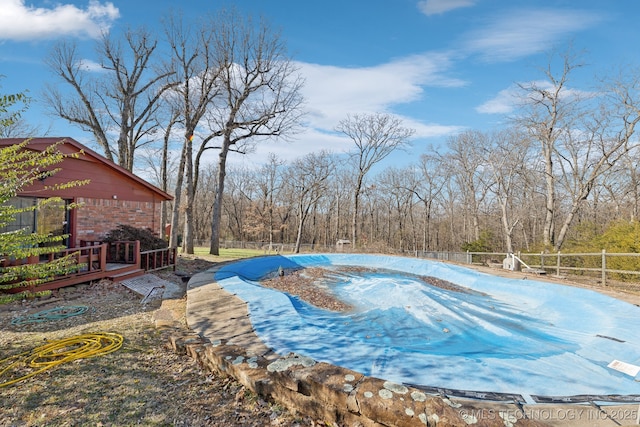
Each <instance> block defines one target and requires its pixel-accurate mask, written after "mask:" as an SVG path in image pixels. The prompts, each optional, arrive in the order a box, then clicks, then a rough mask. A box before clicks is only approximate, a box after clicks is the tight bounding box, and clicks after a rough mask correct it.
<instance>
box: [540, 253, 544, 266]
mask: <svg viewBox="0 0 640 427" xmlns="http://www.w3.org/2000/svg"><path fill="white" fill-rule="evenodd" d="M540 268H541V269H542V270H544V251H542V252H540Z"/></svg>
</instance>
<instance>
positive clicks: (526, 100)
mask: <svg viewBox="0 0 640 427" xmlns="http://www.w3.org/2000/svg"><path fill="white" fill-rule="evenodd" d="M527 88H531V89H534V88H535V90H532V91H529V90H527ZM553 90H554V86H553V85H552V84H551V82H550V81H548V80H537V81H530V82H525V83H520V84H518V85H515V84H514V85H511V86H509V87H508V88H506V89H503V90H501V91H500V92H498V94H497V95H496V96H495V97H494V98H492V99H490V100H488V101H487V102H485V103H483V104H482V105H480V106H478V107H476V111H477V112H478V113H481V114H510V113H513V112H514V111H515V110H516V109H518V108H521V107H523V106H526V105H531V104H532V103H536V102H538V101H539V98H538V97H536V94H537V91H551V92H553ZM559 96H560V98H561V99H566V100H571V99H573V100H580V99H583V100H584V99H589V98H594V97H596V96H598V93H597V92H588V91H584V90H579V89H572V88H568V87H564V88H563V89H562V91H561V92H560V93H559Z"/></svg>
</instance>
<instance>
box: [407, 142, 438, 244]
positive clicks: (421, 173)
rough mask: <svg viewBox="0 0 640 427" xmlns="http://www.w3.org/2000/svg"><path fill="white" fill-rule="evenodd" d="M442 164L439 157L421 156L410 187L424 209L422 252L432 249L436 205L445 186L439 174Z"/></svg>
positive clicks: (414, 169)
mask: <svg viewBox="0 0 640 427" xmlns="http://www.w3.org/2000/svg"><path fill="white" fill-rule="evenodd" d="M439 169H440V163H439V160H438V158H437V157H435V156H430V155H427V154H423V155H422V156H420V162H419V163H418V166H417V167H415V168H413V174H412V175H411V176H412V181H413V183H414V184H413V185H411V186H410V187H408V188H409V189H411V191H412V192H413V194H414V195H415V196H416V197H417V198H418V200H420V202H422V204H423V207H424V213H423V215H424V220H423V234H422V250H423V251H427V250H429V249H431V222H432V221H431V220H432V217H433V211H434V204H435V203H436V200H437V198H438V196H439V195H440V193H441V192H442V187H443V185H444V176H443V175H442V174H441V173H439V172H438V170H439Z"/></svg>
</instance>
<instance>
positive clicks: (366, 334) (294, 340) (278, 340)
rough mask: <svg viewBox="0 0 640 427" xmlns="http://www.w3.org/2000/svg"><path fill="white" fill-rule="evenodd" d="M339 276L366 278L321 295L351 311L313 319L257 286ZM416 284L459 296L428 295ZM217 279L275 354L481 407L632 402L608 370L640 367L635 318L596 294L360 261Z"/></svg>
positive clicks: (621, 380)
mask: <svg viewBox="0 0 640 427" xmlns="http://www.w3.org/2000/svg"><path fill="white" fill-rule="evenodd" d="M336 266H359V267H366V268H370V269H371V270H365V271H363V272H362V273H361V274H348V275H344V277H343V280H339V281H337V282H334V283H331V285H330V291H331V292H332V293H333V294H334V295H336V296H337V297H339V298H340V299H342V300H343V301H345V302H348V303H350V304H351V305H352V306H353V309H352V310H350V311H348V312H333V311H328V310H323V309H319V308H317V307H314V306H312V305H310V304H308V303H306V302H304V301H302V300H300V299H299V298H297V297H294V296H291V295H288V294H285V293H282V292H279V291H276V290H274V289H270V288H266V287H263V286H261V285H260V284H259V283H258V282H257V281H258V280H259V279H261V278H262V277H264V276H265V275H267V274H269V273H273V272H274V271H277V270H278V269H279V268H280V267H282V268H284V269H297V268H304V267H324V268H328V269H331V268H335V267H336ZM405 273H410V274H405ZM415 275H421V276H431V277H436V278H440V279H445V280H447V281H449V282H453V283H454V284H456V285H459V286H460V287H462V288H463V289H462V290H461V289H446V288H442V287H437V286H432V285H429V284H426V283H424V281H421V280H418V279H417V278H416V277H415ZM215 280H216V281H217V282H218V283H219V284H220V285H221V286H222V287H223V288H225V289H226V290H227V291H229V292H232V293H234V294H236V295H237V296H238V297H239V298H241V299H242V300H244V301H246V302H247V303H248V307H249V312H250V317H251V322H252V324H253V327H254V330H255V332H256V334H257V335H258V336H259V337H260V338H261V339H262V340H263V341H264V342H265V344H266V345H267V346H269V347H270V348H272V349H273V350H274V351H275V352H277V353H279V354H287V353H289V352H295V353H298V354H302V355H305V356H309V357H312V358H314V359H315V360H317V361H323V362H327V363H332V364H334V365H339V366H343V367H345V368H349V369H352V370H355V371H358V372H361V373H363V374H365V375H368V376H373V377H378V378H382V379H386V380H389V381H394V382H398V383H405V384H412V385H415V386H421V387H424V388H436V389H447V390H466V391H469V390H471V391H477V392H479V393H478V396H479V397H482V394H483V393H482V392H491V393H497V394H517V395H520V396H523V397H524V399H525V400H528V401H530V400H532V401H544V400H545V398H548V397H558V396H563V397H567V396H573V397H574V398H577V399H578V400H579V398H578V396H583V397H584V396H587V398H586V399H593V400H602V401H606V400H616V399H619V398H620V396H627V399H628V398H629V397H633V396H636V397H637V395H640V382H639V380H640V376H639V375H638V373H637V372H636V373H635V375H634V372H629V371H627V373H625V372H621V371H620V370H619V368H618V369H614V368H612V367H609V366H613V365H611V364H612V362H614V361H619V362H624V363H627V364H631V365H633V366H637V365H640V342H639V340H638V335H639V334H638V331H639V330H640V308H639V307H637V306H635V305H633V304H629V303H626V302H623V301H620V300H616V299H614V298H611V297H607V296H605V295H602V294H600V293H597V292H594V291H590V290H586V289H582V288H576V287H571V286H562V285H557V284H552V283H547V282H542V281H535V280H522V279H508V278H503V277H497V276H492V275H488V274H483V273H480V272H477V271H475V270H472V269H468V268H464V267H460V266H456V265H451V264H446V263H442V262H436V261H428V260H422V259H415V258H404V257H393V256H376V255H361V254H322V255H290V256H269V257H260V258H252V259H247V260H242V261H238V262H234V263H231V264H228V265H226V266H223V267H221V268H220V269H219V270H218V271H217V272H216V273H215ZM321 286H327V285H326V284H321ZM623 366H624V365H623ZM633 366H632V367H633ZM623 400H624V399H623ZM632 400H640V397H638V398H637V399H636V398H632Z"/></svg>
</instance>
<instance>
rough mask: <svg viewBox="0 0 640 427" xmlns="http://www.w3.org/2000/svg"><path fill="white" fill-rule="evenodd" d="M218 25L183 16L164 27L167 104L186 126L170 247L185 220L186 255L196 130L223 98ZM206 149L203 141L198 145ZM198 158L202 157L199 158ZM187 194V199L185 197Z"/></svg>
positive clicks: (190, 237) (190, 233)
mask: <svg viewBox="0 0 640 427" xmlns="http://www.w3.org/2000/svg"><path fill="white" fill-rule="evenodd" d="M215 30H216V25H215V22H212V21H211V20H209V19H207V17H204V18H203V19H202V20H200V21H199V22H198V24H197V25H192V24H188V23H186V22H185V21H184V19H183V17H182V16H181V15H175V16H174V15H171V16H170V17H169V18H168V19H167V21H166V23H165V37H166V41H167V43H168V44H169V46H170V51H171V57H170V59H169V64H168V65H167V69H168V70H170V72H171V73H172V77H171V80H172V81H173V83H174V84H173V86H172V89H171V90H170V91H169V92H168V93H167V100H168V102H169V103H170V105H171V108H172V111H174V112H176V113H177V116H175V117H176V121H179V122H180V123H181V124H182V126H183V132H184V133H183V135H182V141H183V143H182V152H181V154H180V164H179V168H178V174H177V179H176V183H175V191H174V205H173V211H172V215H171V225H172V227H171V236H170V239H169V241H170V245H171V246H173V245H176V244H177V236H178V217H179V216H183V217H184V234H183V251H184V252H186V253H189V254H192V253H193V251H194V247H193V246H194V245H193V221H194V219H193V201H194V198H195V193H196V187H197V178H196V174H197V171H198V169H199V166H198V164H196V165H195V167H194V153H193V151H194V150H193V145H194V140H195V139H196V138H195V133H196V128H197V127H198V125H200V123H201V121H202V120H203V117H204V116H205V114H206V113H207V110H208V108H209V107H210V106H211V104H212V102H213V99H214V98H215V97H216V96H218V95H219V94H220V89H219V84H218V79H219V73H220V67H219V63H218V59H217V58H216V56H215V53H216V51H215V43H214V35H213V31H215ZM195 143H196V144H200V145H199V146H200V147H201V148H200V149H199V150H198V151H200V150H201V149H202V147H204V141H203V139H202V138H201V137H200V136H198V138H197V140H196V141H195ZM197 158H199V156H197ZM183 190H184V195H183Z"/></svg>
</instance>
